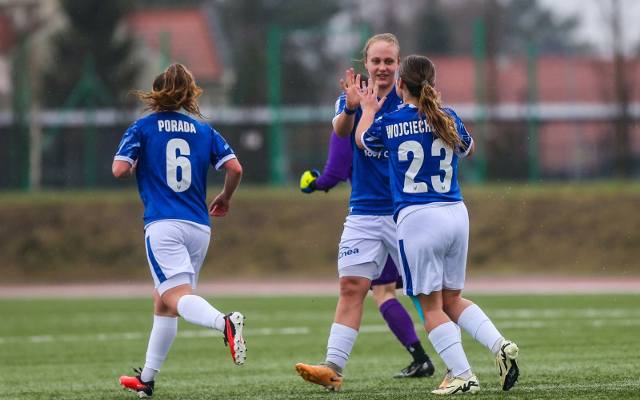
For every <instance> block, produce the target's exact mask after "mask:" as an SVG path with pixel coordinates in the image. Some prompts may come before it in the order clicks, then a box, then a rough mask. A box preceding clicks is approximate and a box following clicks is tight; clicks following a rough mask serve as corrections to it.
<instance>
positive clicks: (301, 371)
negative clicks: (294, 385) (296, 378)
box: [296, 364, 340, 392]
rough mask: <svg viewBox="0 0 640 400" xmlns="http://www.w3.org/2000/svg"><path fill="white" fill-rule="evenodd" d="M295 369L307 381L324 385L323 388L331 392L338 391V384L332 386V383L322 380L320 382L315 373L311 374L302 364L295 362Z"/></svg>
mask: <svg viewBox="0 0 640 400" xmlns="http://www.w3.org/2000/svg"><path fill="white" fill-rule="evenodd" d="M296 371H297V372H298V375H300V376H301V377H302V379H304V380H305V381H307V382H311V383H315V384H316V385H320V386H322V387H324V388H325V389H327V390H329V391H332V392H338V391H340V385H338V386H333V385H327V384H325V383H324V382H322V381H320V380H319V379H318V378H316V376H315V375H313V374H312V373H310V372H309V371H307V369H306V368H305V367H303V366H302V365H300V364H296Z"/></svg>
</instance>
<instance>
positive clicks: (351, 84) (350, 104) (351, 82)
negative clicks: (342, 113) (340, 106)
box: [340, 68, 361, 110]
mask: <svg viewBox="0 0 640 400" xmlns="http://www.w3.org/2000/svg"><path fill="white" fill-rule="evenodd" d="M360 79H361V78H360V74H358V76H357V77H356V73H355V71H354V69H353V68H349V69H348V70H346V71H345V73H344V78H343V79H340V87H342V90H344V94H345V97H346V106H347V108H348V109H349V110H355V109H356V108H358V106H359V105H360V96H359V95H358V88H360Z"/></svg>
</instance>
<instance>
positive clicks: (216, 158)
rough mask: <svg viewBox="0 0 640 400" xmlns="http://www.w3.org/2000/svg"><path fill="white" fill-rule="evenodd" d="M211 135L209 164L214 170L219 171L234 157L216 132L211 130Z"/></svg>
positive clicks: (229, 147)
mask: <svg viewBox="0 0 640 400" xmlns="http://www.w3.org/2000/svg"><path fill="white" fill-rule="evenodd" d="M211 135H212V137H213V140H212V144H211V164H212V165H213V166H214V167H215V168H216V169H220V168H221V167H222V165H223V164H224V163H225V162H227V161H229V160H231V159H232V158H236V155H235V153H234V152H233V149H232V148H231V146H229V144H228V143H227V141H226V140H224V138H223V137H222V135H220V134H219V133H218V131H216V130H215V129H213V128H211Z"/></svg>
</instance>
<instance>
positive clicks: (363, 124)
mask: <svg viewBox="0 0 640 400" xmlns="http://www.w3.org/2000/svg"><path fill="white" fill-rule="evenodd" d="M358 94H359V96H360V107H362V116H361V117H360V122H358V127H357V128H356V144H357V145H358V147H359V148H361V149H363V148H364V144H363V143H362V135H363V134H364V133H365V132H366V131H367V130H368V129H369V128H371V125H372V124H373V120H374V119H375V117H376V113H377V112H378V111H379V110H380V108H381V107H382V104H383V103H384V101H385V100H386V99H387V97H386V96H385V97H383V98H381V99H380V100H378V85H377V84H374V83H373V81H372V80H371V78H369V82H368V84H367V87H366V88H363V89H360V90H358Z"/></svg>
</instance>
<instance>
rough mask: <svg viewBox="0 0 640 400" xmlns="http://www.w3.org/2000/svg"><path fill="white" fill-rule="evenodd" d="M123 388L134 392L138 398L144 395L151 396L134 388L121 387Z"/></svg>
mask: <svg viewBox="0 0 640 400" xmlns="http://www.w3.org/2000/svg"><path fill="white" fill-rule="evenodd" d="M123 389H124V390H126V391H128V392H132V393H135V394H136V395H137V396H138V398H140V399H144V398H145V397H151V396H149V395H148V394H146V393H145V392H141V391H138V390H134V389H129V388H127V387H123Z"/></svg>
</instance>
